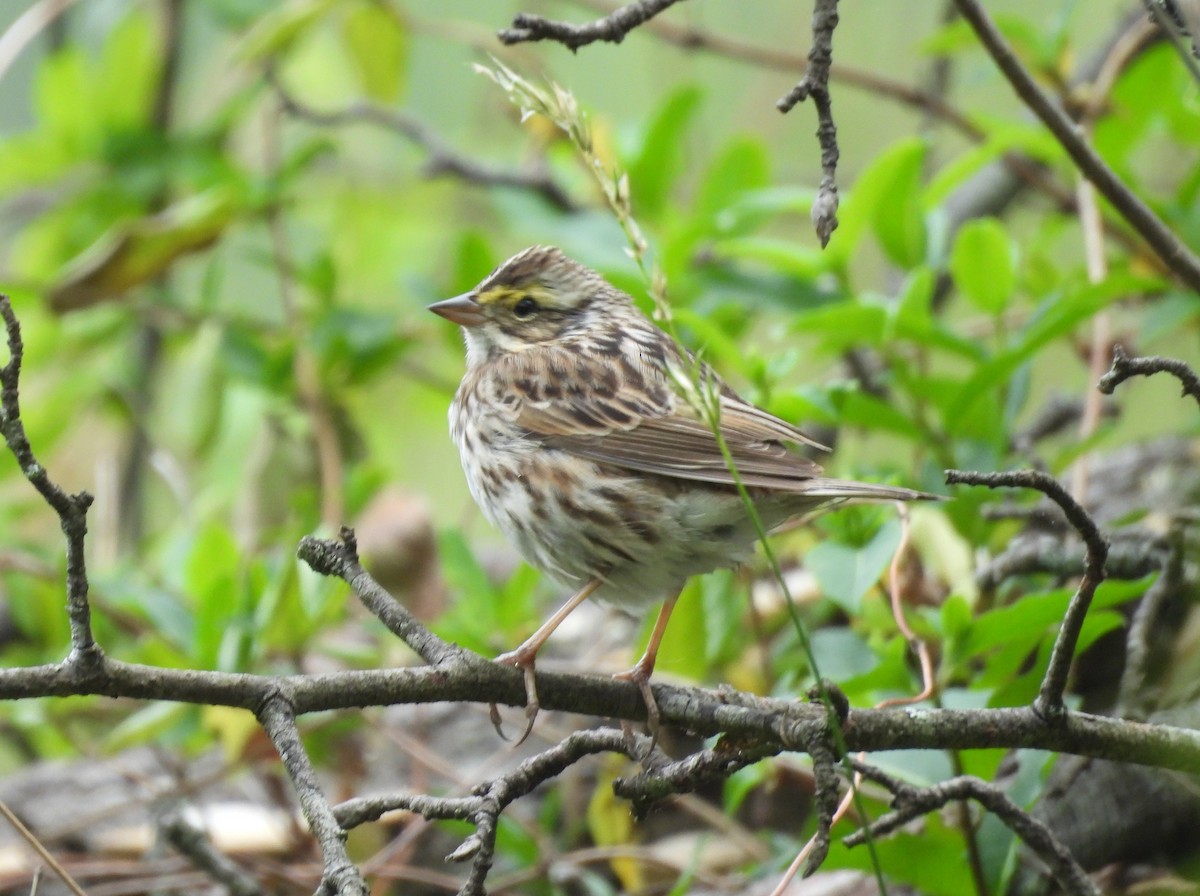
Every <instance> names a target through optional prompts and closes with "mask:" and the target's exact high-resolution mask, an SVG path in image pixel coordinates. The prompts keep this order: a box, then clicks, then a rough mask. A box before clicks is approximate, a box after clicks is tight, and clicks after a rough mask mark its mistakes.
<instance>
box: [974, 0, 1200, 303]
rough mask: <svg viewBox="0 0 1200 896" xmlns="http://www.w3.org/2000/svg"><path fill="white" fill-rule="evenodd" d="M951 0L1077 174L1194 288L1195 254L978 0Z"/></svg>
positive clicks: (1199, 274) (1197, 281)
mask: <svg viewBox="0 0 1200 896" xmlns="http://www.w3.org/2000/svg"><path fill="white" fill-rule="evenodd" d="M954 2H955V4H956V5H957V7H958V11H959V12H960V13H961V14H962V17H963V18H964V19H966V20H967V22H969V23H970V25H971V27H972V29H974V31H975V34H976V36H977V37H978V38H979V40H980V43H982V44H983V46H984V47H985V48H986V49H987V51H988V53H990V54H991V56H992V59H993V60H994V61H995V63H996V66H997V67H998V68H999V69H1000V71H1001V72H1003V74H1004V76H1005V77H1006V78H1008V80H1009V83H1011V84H1012V86H1013V89H1014V90H1015V91H1016V92H1017V94H1018V96H1020V97H1021V99H1022V100H1024V101H1025V104H1026V105H1027V106H1029V108H1030V109H1031V110H1032V111H1033V113H1034V114H1035V115H1037V117H1038V118H1040V119H1041V121H1042V123H1043V124H1044V125H1046V127H1047V128H1049V130H1050V132H1051V133H1052V134H1053V135H1054V136H1055V138H1057V140H1058V142H1059V144H1060V145H1061V146H1062V147H1063V149H1065V150H1066V151H1067V154H1068V155H1070V156H1071V158H1072V159H1073V160H1074V161H1075V164H1076V165H1078V166H1079V170H1080V171H1081V172H1082V174H1083V175H1084V176H1085V177H1086V178H1087V179H1088V180H1090V181H1091V182H1092V183H1093V184H1095V185H1096V189H1097V190H1099V191H1100V192H1101V193H1102V194H1103V195H1104V197H1105V198H1106V199H1107V200H1108V201H1109V202H1111V203H1112V204H1113V206H1114V207H1115V208H1116V209H1117V211H1118V212H1119V213H1120V215H1121V216H1122V217H1123V218H1124V219H1125V220H1126V221H1128V222H1129V224H1130V225H1131V226H1132V227H1133V228H1134V230H1136V231H1137V232H1138V234H1140V235H1141V237H1142V239H1144V240H1145V241H1146V243H1147V244H1148V245H1149V246H1150V248H1151V249H1153V250H1154V252H1155V254H1157V255H1158V257H1159V258H1160V259H1162V261H1163V263H1164V264H1165V265H1166V266H1167V267H1168V268H1169V269H1170V270H1171V271H1172V272H1173V273H1174V274H1175V276H1177V277H1178V278H1179V279H1180V280H1182V281H1183V282H1184V283H1186V284H1187V285H1188V286H1189V287H1191V288H1192V289H1195V290H1200V257H1198V256H1197V255H1196V254H1195V253H1194V252H1192V250H1191V249H1189V248H1188V247H1187V246H1186V245H1184V243H1183V242H1182V241H1181V240H1180V239H1179V238H1178V237H1177V236H1176V235H1175V233H1174V232H1173V231H1172V230H1171V228H1169V227H1167V225H1166V224H1164V223H1163V221H1162V219H1160V218H1159V217H1158V216H1157V215H1156V214H1155V213H1154V211H1153V210H1152V209H1151V208H1150V206H1148V205H1147V204H1146V203H1145V202H1144V201H1142V199H1141V198H1140V197H1139V196H1137V195H1136V194H1135V193H1134V192H1133V191H1132V190H1130V189H1129V188H1128V187H1127V186H1126V185H1125V184H1124V182H1122V181H1121V179H1120V178H1119V177H1117V175H1116V173H1115V172H1114V171H1113V170H1112V168H1110V167H1109V166H1108V164H1107V163H1106V162H1105V161H1104V160H1103V159H1102V158H1100V156H1099V154H1098V153H1097V152H1096V151H1095V150H1094V149H1093V148H1092V147H1091V146H1090V145H1089V144H1088V143H1087V141H1086V140H1084V139H1083V138H1082V137H1081V136H1080V134H1079V132H1078V130H1077V129H1076V126H1075V122H1073V121H1072V120H1071V119H1070V117H1068V115H1067V114H1066V113H1065V112H1064V111H1063V110H1062V109H1061V108H1060V107H1059V106H1057V105H1055V103H1054V102H1053V101H1051V99H1050V97H1048V96H1047V95H1046V94H1045V93H1044V92H1043V91H1042V90H1041V88H1039V87H1038V86H1037V84H1036V83H1035V82H1034V80H1033V76H1032V75H1031V74H1030V73H1029V71H1028V70H1027V69H1026V68H1025V66H1024V65H1022V64H1021V61H1020V60H1019V59H1017V56H1016V54H1015V53H1014V52H1013V50H1012V47H1010V46H1009V44H1008V42H1007V41H1006V40H1005V39H1004V37H1003V35H1001V34H1000V31H999V30H998V29H997V28H996V26H995V24H994V23H993V22H992V20H991V19H990V18H989V17H988V14H987V13H986V12H985V11H984V9H983V7H982V6H981V5H980V4H979V2H978V0H954Z"/></svg>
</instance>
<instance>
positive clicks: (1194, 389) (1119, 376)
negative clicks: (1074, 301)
mask: <svg viewBox="0 0 1200 896" xmlns="http://www.w3.org/2000/svg"><path fill="white" fill-rule="evenodd" d="M1156 373H1169V374H1171V376H1173V377H1175V378H1176V379H1178V380H1179V382H1180V383H1181V384H1182V386H1183V395H1184V396H1188V395H1190V396H1191V397H1192V398H1194V399H1195V400H1196V403H1197V404H1200V376H1197V375H1196V371H1194V370H1192V368H1191V367H1189V366H1188V365H1187V364H1185V363H1183V362H1182V361H1180V360H1178V359H1175V358H1159V357H1157V356H1149V357H1144V358H1131V357H1129V356H1128V355H1126V354H1125V350H1124V349H1123V348H1121V346H1119V345H1114V346H1113V359H1112V367H1111V368H1109V371H1108V373H1106V374H1104V376H1102V377H1100V382H1098V383H1097V384H1096V388H1097V389H1099V390H1100V391H1101V392H1103V393H1104V394H1105V395H1112V394H1113V392H1115V391H1116V388H1117V386H1119V385H1121V383H1123V382H1125V381H1126V380H1127V379H1129V378H1130V377H1134V376H1153V375H1154V374H1156Z"/></svg>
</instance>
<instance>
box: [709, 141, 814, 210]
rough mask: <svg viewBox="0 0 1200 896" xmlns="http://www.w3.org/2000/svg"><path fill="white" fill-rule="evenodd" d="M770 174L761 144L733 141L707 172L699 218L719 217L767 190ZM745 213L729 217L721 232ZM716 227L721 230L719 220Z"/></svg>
mask: <svg viewBox="0 0 1200 896" xmlns="http://www.w3.org/2000/svg"><path fill="white" fill-rule="evenodd" d="M770 174H771V171H770V157H769V156H768V154H767V148H766V147H765V146H764V145H763V142H762V141H761V140H759V139H756V138H750V137H741V138H739V139H736V140H733V141H732V142H731V143H730V144H729V145H728V146H726V147H725V149H724V150H722V152H721V154H720V155H718V156H717V158H716V159H715V160H714V161H713V163H712V165H710V166H709V169H708V171H707V172H705V175H704V180H703V181H702V182H701V184H700V189H699V190H698V191H697V194H696V201H695V203H694V205H693V208H694V209H695V212H696V214H697V215H703V216H705V217H715V216H718V215H720V214H721V213H723V212H724V211H725V210H726V209H727V208H729V207H730V206H733V205H735V204H737V203H739V202H740V200H741V198H742V197H743V196H744V195H745V194H747V193H749V192H751V191H758V190H764V189H766V188H767V185H768V184H769V183H770ZM793 198H794V197H793ZM746 211H747V208H746V207H745V206H743V207H742V208H741V209H740V212H741V214H740V215H733V216H729V218H728V220H727V221H725V223H724V227H722V229H727V228H728V226H729V225H730V224H732V223H733V221H734V220H736V219H738V218H739V217H744V215H745V212H746ZM717 224H718V226H719V227H720V226H722V222H721V221H719V220H718V221H717Z"/></svg>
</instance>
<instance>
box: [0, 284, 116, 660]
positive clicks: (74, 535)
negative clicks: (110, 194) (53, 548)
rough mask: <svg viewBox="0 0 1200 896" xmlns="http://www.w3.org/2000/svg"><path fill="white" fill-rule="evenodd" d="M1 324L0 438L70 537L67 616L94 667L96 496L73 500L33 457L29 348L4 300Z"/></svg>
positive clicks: (76, 644) (77, 645) (75, 654)
mask: <svg viewBox="0 0 1200 896" xmlns="http://www.w3.org/2000/svg"><path fill="white" fill-rule="evenodd" d="M0 318H2V319H3V320H4V329H5V331H6V333H7V336H8V363H7V364H5V365H4V366H3V367H0V433H2V434H3V436H4V442H5V444H6V445H8V449H9V451H11V452H12V454H13V456H14V457H15V458H16V459H17V464H18V465H19V466H20V467H21V472H22V473H24V474H25V478H26V479H28V480H29V482H30V483H31V484H32V485H33V487H34V488H36V489H37V490H38V493H39V494H40V495H41V496H42V497H43V498H44V499H45V500H46V503H47V504H49V505H50V507H51V508H52V509H53V510H54V512H55V513H57V514H58V519H59V522H60V524H61V525H62V530H63V533H64V534H65V535H66V536H67V616H68V619H69V621H70V628H71V658H72V661H73V662H75V663H77V664H78V665H79V667H80V668H82V667H84V666H88V667H92V666H95V665H97V664H99V663H101V662H102V661H103V658H104V655H103V653H102V652H101V650H100V646H99V645H98V644H97V643H96V640H95V638H94V637H93V635H92V610H91V605H90V604H89V602H88V577H87V561H86V559H85V558H84V553H83V542H84V538H85V536H86V535H87V511H88V508H89V507H91V505H92V496H91V495H89V494H88V493H87V492H77V493H76V494H73V495H68V494H67V493H66V492H64V491H63V490H62V489H61V488H59V487H58V485H56V484H55V483H54V481H53V480H52V479H51V478H50V474H49V473H47V472H46V468H45V467H43V466H42V465H41V464H40V463H38V460H37V458H36V457H35V456H34V454H33V448H32V447H31V446H30V444H29V439H28V438H27V437H26V435H25V424H24V423H22V422H21V401H20V379H21V363H22V361H24V359H25V345H24V343H23V342H22V341H21V326H20V324H19V323H18V322H17V317H16V315H15V314H14V313H13V309H12V303H11V302H10V301H9V298H8V296H5V295H0Z"/></svg>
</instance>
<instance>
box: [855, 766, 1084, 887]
mask: <svg viewBox="0 0 1200 896" xmlns="http://www.w3.org/2000/svg"><path fill="white" fill-rule="evenodd" d="M853 762H854V767H855V768H856V769H857V770H858V771H860V772H861V773H862V774H863V776H864V777H867V778H870V779H871V780H872V781H875V782H877V783H879V784H882V785H883V786H884V787H886V788H887V789H888V790H889V791H890V792H891V793H892V794H893V795H894V796H895V800H894V802H893V803H892V806H893V809H892V811H891V812H889V813H888V814H887V815H884V816H883V817H882V818H879V819H877V820H876V821H874V822H872V823H871V824H870V825H868V827H867V828H866V829H864V830H860V831H856V832H855V833H853V834H851V835H850V836H849V837H847V838H846V845H847V846H858V845H859V844H861V843H864V842H866V838H867V836H873V837H882V836H884V835H886V834H890V833H891V832H892V831H895V830H897V829H898V828H900V827H902V826H903V825H905V824H907V823H908V822H910V821H912V820H913V819H914V818H919V817H920V816H922V815H927V814H928V813H930V812H936V811H937V810H938V809H941V808H942V807H943V806H945V805H946V804H947V803H949V802H957V801H959V800H965V799H972V800H975V801H976V802H978V803H979V804H980V805H982V806H983V807H984V808H985V809H987V810H988V811H989V812H991V813H992V814H993V815H995V816H996V817H997V818H999V819H1000V820H1001V821H1002V822H1004V824H1005V826H1006V827H1007V828H1008V829H1009V830H1011V831H1012V832H1013V833H1014V834H1016V835H1017V836H1018V837H1020V838H1021V840H1022V841H1023V842H1024V843H1025V845H1026V846H1028V847H1029V848H1030V849H1031V850H1033V851H1034V852H1035V853H1036V854H1037V855H1038V857H1039V858H1041V860H1042V861H1043V862H1045V863H1046V866H1047V867H1048V868H1049V869H1050V873H1051V874H1053V875H1054V879H1055V880H1057V881H1058V883H1059V884H1060V885H1061V886H1062V887H1063V889H1064V890H1066V892H1068V893H1072V894H1076V896H1100V889H1099V888H1098V887H1097V886H1096V885H1095V884H1094V883H1093V882H1092V880H1091V878H1089V877H1088V876H1087V872H1085V871H1084V870H1083V868H1082V867H1080V865H1079V863H1078V862H1076V861H1075V859H1074V858H1073V857H1072V855H1071V853H1070V851H1069V850H1068V849H1067V848H1066V847H1065V846H1063V845H1062V844H1061V843H1059V842H1058V839H1057V838H1056V837H1055V836H1054V833H1053V832H1052V831H1051V830H1050V829H1049V828H1048V827H1046V825H1045V824H1043V823H1042V822H1040V821H1038V820H1037V819H1036V818H1034V817H1033V816H1031V815H1030V814H1029V813H1028V812H1025V811H1024V810H1023V809H1022V808H1021V807H1020V806H1018V805H1017V804H1016V803H1014V802H1013V801H1012V800H1011V799H1009V797H1008V795H1007V794H1005V793H1004V792H1003V791H1002V790H1000V788H998V787H995V786H993V785H991V784H988V783H986V782H984V781H981V780H979V779H978V778H971V777H966V776H964V777H958V778H951V779H950V780H949V781H943V782H942V783H940V784H935V785H933V786H932V787H913V786H912V785H911V784H906V783H905V782H903V781H901V780H900V779H899V778H896V777H893V776H892V775H889V774H887V773H886V772H884V771H883V770H882V769H879V768H877V767H875V766H873V765H870V764H869V763H866V762H860V761H858V760H853Z"/></svg>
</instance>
